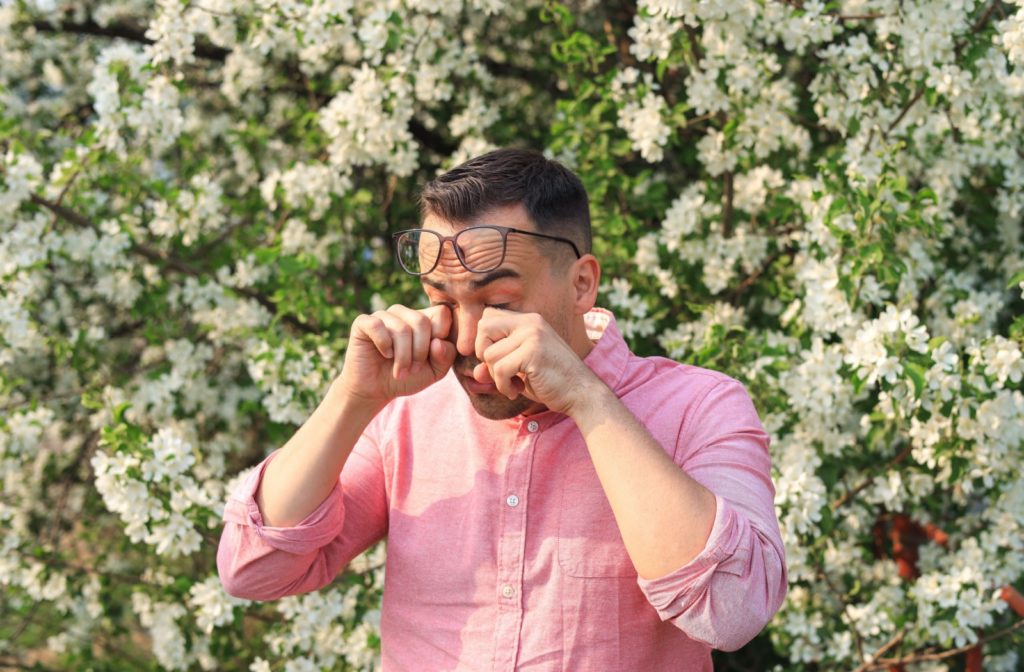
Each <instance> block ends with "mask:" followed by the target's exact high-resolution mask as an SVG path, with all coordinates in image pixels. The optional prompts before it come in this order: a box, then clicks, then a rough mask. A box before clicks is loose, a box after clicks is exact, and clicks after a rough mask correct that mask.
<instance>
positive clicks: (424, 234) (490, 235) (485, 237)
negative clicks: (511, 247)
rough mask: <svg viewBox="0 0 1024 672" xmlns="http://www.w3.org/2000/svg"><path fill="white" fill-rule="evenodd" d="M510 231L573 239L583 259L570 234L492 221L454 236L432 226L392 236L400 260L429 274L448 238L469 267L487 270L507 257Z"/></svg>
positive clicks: (405, 266) (404, 265)
mask: <svg viewBox="0 0 1024 672" xmlns="http://www.w3.org/2000/svg"><path fill="white" fill-rule="evenodd" d="M510 233H517V234H522V235H524V236H535V237H537V238H547V239H548V240H558V241H561V242H563V243H569V244H570V245H572V251H573V252H575V253H576V258H577V259H579V258H580V256H581V255H580V251H579V248H577V247H576V243H574V242H572V241H571V240H569V239H568V238H559V237H558V236H549V235H547V234H546V233H535V232H533V231H523V230H522V229H513V228H510V227H507V226H492V225H490V224H487V225H484V226H470V227H467V228H465V229H462V230H461V231H459V232H458V233H456V234H455V235H453V236H442V235H441V234H440V233H438V232H437V231H431V230H429V229H409V230H408V231H399V232H397V233H395V234H393V235H392V238H393V239H394V241H395V252H396V254H397V255H398V261H399V263H401V264H402V268H403V269H405V271H406V272H407V273H410V274H412V275H426V274H427V273H430V272H431V271H433V270H434V269H435V268H437V264H438V262H439V261H441V252H442V250H443V248H444V244H445V241H451V243H452V249H453V250H455V256H456V257H458V259H459V263H461V264H462V266H463V267H464V268H465V269H466V270H467V271H469V272H470V273H487V272H488V271H493V270H494V269H496V268H498V267H499V266H501V264H502V262H503V261H505V248H506V247H507V246H508V234H510Z"/></svg>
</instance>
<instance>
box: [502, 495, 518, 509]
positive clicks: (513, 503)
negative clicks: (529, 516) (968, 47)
mask: <svg viewBox="0 0 1024 672" xmlns="http://www.w3.org/2000/svg"><path fill="white" fill-rule="evenodd" d="M505 503H506V504H508V505H509V506H519V498H518V497H516V496H515V495H509V496H508V497H507V498H506V499H505Z"/></svg>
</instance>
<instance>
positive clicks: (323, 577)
mask: <svg viewBox="0 0 1024 672" xmlns="http://www.w3.org/2000/svg"><path fill="white" fill-rule="evenodd" d="M381 415H382V414H378V416H377V418H374V421H373V422H371V424H370V426H368V427H367V430H366V431H365V432H364V433H363V435H362V436H361V437H360V439H359V440H358V441H357V442H356V445H355V447H354V448H353V450H352V453H351V454H350V455H349V457H348V460H346V462H345V466H344V468H343V469H342V471H341V474H340V476H339V478H338V483H336V484H335V485H334V488H333V489H332V490H331V492H330V493H329V494H328V495H327V498H326V499H324V501H323V502H321V504H320V505H319V506H318V507H317V508H316V509H314V510H313V511H312V512H311V513H310V514H309V515H308V516H306V517H305V518H304V519H302V520H301V521H299V522H298V523H297V524H295V525H294V526H290V527H273V526H270V525H264V524H263V517H262V515H261V513H260V509H259V505H257V503H256V499H255V494H256V491H257V490H258V489H259V485H260V483H261V481H262V479H263V473H264V471H265V470H266V468H267V465H268V464H270V462H271V461H272V460H273V459H274V457H276V456H277V454H278V453H279V452H280V449H279V450H276V451H274V452H273V453H271V454H270V455H268V456H267V457H266V458H265V459H264V460H263V461H262V462H260V464H259V465H257V467H256V468H255V469H253V470H252V472H250V474H249V475H248V476H247V477H246V478H245V479H243V480H242V481H241V482H240V483H239V485H238V486H237V487H236V489H235V491H234V492H233V493H232V494H231V496H230V497H229V499H228V501H227V504H226V506H225V509H224V516H223V519H224V530H223V532H222V533H221V537H220V544H219V545H218V547H217V571H218V574H219V576H220V580H221V583H222V584H223V586H224V589H225V590H226V591H227V592H228V593H229V594H231V595H234V596H236V597H244V598H247V599H251V600H276V599H278V598H280V597H284V596H285V595H296V594H299V593H306V592H309V591H312V590H316V589H318V588H322V587H323V586H325V585H327V584H328V583H330V582H331V581H333V580H334V577H335V576H336V575H337V574H338V572H339V571H340V570H341V569H342V568H343V567H344V566H345V565H346V564H348V563H349V561H351V560H352V558H354V557H356V556H357V555H359V554H360V553H362V552H363V551H365V550H366V549H367V548H369V547H370V546H371V545H372V544H373V543H375V542H377V541H379V540H380V539H381V538H383V537H384V535H385V534H386V533H387V521H388V513H387V512H388V505H387V496H386V494H385V474H384V468H383V457H382V454H381V451H380V449H379V448H378V443H377V441H376V440H375V434H376V432H375V431H374V430H376V429H377V427H378V426H379V423H378V419H379V418H380V417H381Z"/></svg>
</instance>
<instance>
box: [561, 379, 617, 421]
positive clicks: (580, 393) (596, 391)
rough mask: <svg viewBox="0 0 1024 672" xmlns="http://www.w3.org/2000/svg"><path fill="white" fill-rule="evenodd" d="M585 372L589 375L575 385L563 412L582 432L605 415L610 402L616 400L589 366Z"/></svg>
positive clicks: (609, 389)
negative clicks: (567, 405)
mask: <svg viewBox="0 0 1024 672" xmlns="http://www.w3.org/2000/svg"><path fill="white" fill-rule="evenodd" d="M587 373H588V374H589V375H587V376H586V378H585V379H584V380H582V381H580V382H579V384H578V385H577V386H576V393H575V394H574V397H573V401H572V404H571V405H570V406H569V408H568V409H567V410H566V413H565V414H566V415H568V416H569V417H570V418H572V420H573V422H575V423H576V426H577V427H579V428H580V431H582V432H584V433H586V431H588V430H589V429H590V428H591V427H593V426H594V425H595V424H596V423H599V422H601V421H602V419H604V418H606V417H607V409H608V408H609V405H610V404H614V403H617V402H618V397H616V396H615V393H614V392H613V391H612V390H611V388H609V387H608V386H607V385H605V383H604V381H603V380H601V379H600V378H598V376H597V374H595V373H594V372H593V371H591V370H590V369H589V368H588V369H587Z"/></svg>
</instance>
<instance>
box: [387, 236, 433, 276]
mask: <svg viewBox="0 0 1024 672" xmlns="http://www.w3.org/2000/svg"><path fill="white" fill-rule="evenodd" d="M397 249H398V261H399V262H401V264H402V268H404V269H405V270H406V271H408V272H409V273H413V274H416V275H419V274H421V273H424V272H426V271H429V270H430V269H431V268H432V267H433V266H434V263H435V262H436V261H437V255H438V253H439V252H440V251H441V236H439V235H438V234H437V233H434V232H433V231H424V230H419V231H407V232H405V233H403V234H402V235H400V236H399V237H398V244H397Z"/></svg>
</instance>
